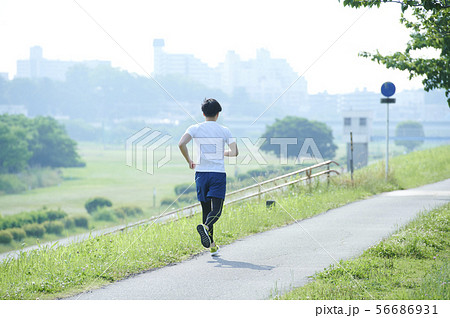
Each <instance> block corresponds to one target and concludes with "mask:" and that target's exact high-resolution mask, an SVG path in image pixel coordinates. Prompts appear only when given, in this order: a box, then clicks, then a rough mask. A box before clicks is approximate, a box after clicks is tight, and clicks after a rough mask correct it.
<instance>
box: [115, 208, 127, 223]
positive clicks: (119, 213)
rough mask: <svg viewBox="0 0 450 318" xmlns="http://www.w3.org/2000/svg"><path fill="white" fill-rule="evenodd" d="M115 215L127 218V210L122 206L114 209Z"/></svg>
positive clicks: (119, 217)
mask: <svg viewBox="0 0 450 318" xmlns="http://www.w3.org/2000/svg"><path fill="white" fill-rule="evenodd" d="M114 215H115V216H116V218H118V219H121V220H123V219H125V217H126V215H125V212H124V211H123V209H122V208H118V209H114Z"/></svg>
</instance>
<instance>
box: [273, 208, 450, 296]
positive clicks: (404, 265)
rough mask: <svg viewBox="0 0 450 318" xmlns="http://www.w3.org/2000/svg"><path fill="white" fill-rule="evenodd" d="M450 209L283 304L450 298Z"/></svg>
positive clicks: (318, 278)
mask: <svg viewBox="0 0 450 318" xmlns="http://www.w3.org/2000/svg"><path fill="white" fill-rule="evenodd" d="M449 232H450V204H446V205H444V206H442V207H440V208H437V209H435V210H432V211H430V212H428V213H423V214H422V215H421V216H420V217H418V218H417V219H416V220H414V221H413V222H411V223H410V224H408V225H407V226H406V227H404V228H402V229H401V230H399V231H398V232H397V233H396V234H394V235H392V236H391V237H390V238H388V239H386V240H384V241H382V242H380V243H379V244H377V245H376V246H374V247H372V248H370V249H368V250H367V251H365V252H364V253H363V254H362V255H361V256H360V257H358V258H355V259H352V260H348V261H341V262H340V263H339V264H338V265H332V266H330V267H329V268H327V269H326V270H324V271H323V272H320V273H317V274H316V275H315V276H314V280H313V281H312V282H311V283H308V284H307V285H305V286H303V287H300V288H297V289H295V290H293V291H291V292H290V293H288V294H286V295H284V296H282V297H281V299H285V300H286V299H287V300H292V299H309V300H322V299H351V300H358V299H382V300H386V299H420V300H430V299H432V300H436V299H450V287H449V282H450V271H449V269H450V268H449V267H450V266H449V264H450V235H449Z"/></svg>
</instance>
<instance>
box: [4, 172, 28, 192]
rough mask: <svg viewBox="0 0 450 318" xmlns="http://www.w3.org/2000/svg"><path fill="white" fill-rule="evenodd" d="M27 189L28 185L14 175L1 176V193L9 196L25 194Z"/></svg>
mask: <svg viewBox="0 0 450 318" xmlns="http://www.w3.org/2000/svg"><path fill="white" fill-rule="evenodd" d="M26 189H27V185H26V184H25V183H24V182H23V181H21V180H20V179H19V177H18V176H17V175H14V174H2V175H0V192H4V193H7V194H12V193H19V192H23V191H25V190H26Z"/></svg>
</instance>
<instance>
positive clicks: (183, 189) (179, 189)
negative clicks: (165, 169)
mask: <svg viewBox="0 0 450 318" xmlns="http://www.w3.org/2000/svg"><path fill="white" fill-rule="evenodd" d="M195 191H197V189H196V187H195V184H191V183H182V184H179V185H177V186H175V193H176V195H180V194H182V193H184V194H188V193H191V192H195Z"/></svg>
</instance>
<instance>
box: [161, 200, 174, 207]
mask: <svg viewBox="0 0 450 318" xmlns="http://www.w3.org/2000/svg"><path fill="white" fill-rule="evenodd" d="M160 204H161V205H172V207H176V206H178V202H177V201H176V200H175V199H174V198H163V199H162V200H161V203H160Z"/></svg>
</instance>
